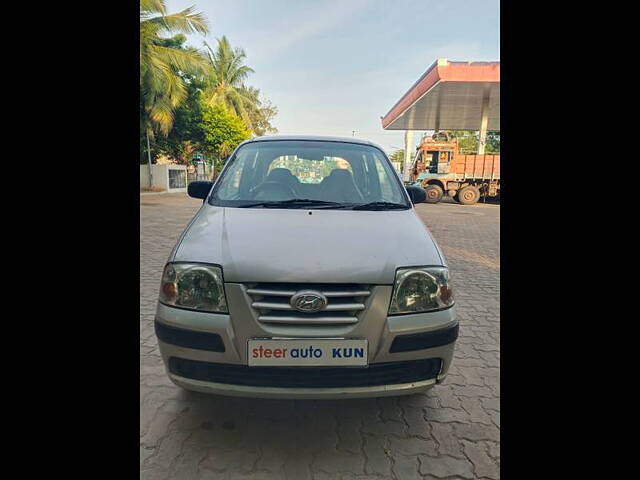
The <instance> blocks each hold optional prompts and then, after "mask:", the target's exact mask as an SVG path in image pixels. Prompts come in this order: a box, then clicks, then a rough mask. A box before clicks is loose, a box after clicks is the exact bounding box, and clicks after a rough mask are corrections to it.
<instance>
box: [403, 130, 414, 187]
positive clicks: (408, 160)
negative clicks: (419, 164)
mask: <svg viewBox="0 0 640 480" xmlns="http://www.w3.org/2000/svg"><path fill="white" fill-rule="evenodd" d="M412 165H413V130H405V132H404V168H403V169H402V176H403V178H404V180H405V181H406V182H408V181H409V176H410V175H411V166H412Z"/></svg>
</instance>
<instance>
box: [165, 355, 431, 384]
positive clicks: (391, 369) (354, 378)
mask: <svg viewBox="0 0 640 480" xmlns="http://www.w3.org/2000/svg"><path fill="white" fill-rule="evenodd" d="M441 364H442V360H441V359H439V358H427V359H422V360H410V361H403V362H389V363H373V364H370V365H369V366H368V367H366V368H355V367H248V366H246V365H232V364H222V363H209V362H201V361H197V360H187V359H184V358H178V357H171V358H170V359H169V371H170V372H171V373H173V374H174V375H178V376H180V377H184V378H190V379H192V380H200V381H204V382H214V383H225V384H229V385H245V386H252V387H280V388H339V387H367V386H379V385H399V384H403V383H412V382H420V381H423V380H428V379H432V378H436V376H437V375H438V373H440V368H441Z"/></svg>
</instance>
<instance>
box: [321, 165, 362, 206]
mask: <svg viewBox="0 0 640 480" xmlns="http://www.w3.org/2000/svg"><path fill="white" fill-rule="evenodd" d="M320 188H321V190H322V198H323V200H327V201H332V202H343V203H360V202H362V194H361V193H360V191H359V190H358V187H357V186H356V183H355V182H354V181H353V175H352V174H351V172H350V171H349V170H345V169H342V168H335V169H333V170H331V173H330V174H329V175H328V176H327V177H325V178H324V179H323V180H322V182H320Z"/></svg>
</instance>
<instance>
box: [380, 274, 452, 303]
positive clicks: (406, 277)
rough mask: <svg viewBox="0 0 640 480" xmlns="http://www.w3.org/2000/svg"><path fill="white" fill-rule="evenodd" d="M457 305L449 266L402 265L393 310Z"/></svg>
mask: <svg viewBox="0 0 640 480" xmlns="http://www.w3.org/2000/svg"><path fill="white" fill-rule="evenodd" d="M451 305H453V292H452V291H451V287H450V286H449V269H448V268H446V267H415V268H400V269H398V271H397V272H396V281H395V284H394V287H393V294H392V296H391V305H390V306H389V313H390V314H394V313H396V314H397V313H418V312H428V311H431V310H441V309H443V308H447V307H450V306H451Z"/></svg>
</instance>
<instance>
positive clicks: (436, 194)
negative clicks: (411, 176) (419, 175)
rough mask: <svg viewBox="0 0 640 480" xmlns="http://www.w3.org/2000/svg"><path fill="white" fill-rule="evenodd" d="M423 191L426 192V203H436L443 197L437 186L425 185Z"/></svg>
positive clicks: (440, 189)
mask: <svg viewBox="0 0 640 480" xmlns="http://www.w3.org/2000/svg"><path fill="white" fill-rule="evenodd" d="M424 190H425V192H427V198H426V199H425V200H424V201H425V202H426V203H438V202H439V201H440V200H442V196H443V195H444V192H443V191H442V188H440V187H439V186H438V185H427V188H425V189H424Z"/></svg>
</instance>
